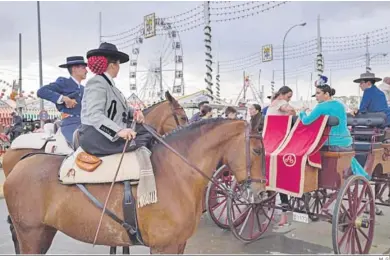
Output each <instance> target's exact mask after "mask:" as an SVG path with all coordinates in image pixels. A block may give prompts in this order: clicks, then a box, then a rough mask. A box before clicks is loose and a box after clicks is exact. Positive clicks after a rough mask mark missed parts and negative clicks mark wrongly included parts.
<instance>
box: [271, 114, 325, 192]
mask: <svg viewBox="0 0 390 260" xmlns="http://www.w3.org/2000/svg"><path fill="white" fill-rule="evenodd" d="M327 121H328V116H321V117H320V118H318V119H317V120H316V121H314V122H313V123H311V124H310V125H306V126H305V125H303V124H302V122H301V120H300V119H299V118H298V120H297V122H296V123H295V125H294V126H293V128H292V129H291V131H290V133H289V135H288V136H287V138H286V139H285V141H284V142H283V143H281V144H280V146H279V147H278V148H277V149H276V150H275V151H274V152H272V153H271V154H266V157H269V162H270V163H269V165H268V167H269V188H270V190H274V191H277V192H282V193H284V194H287V195H291V196H295V197H301V196H302V194H303V193H304V192H308V191H307V190H305V185H307V186H306V189H310V188H311V187H314V189H316V188H317V186H318V175H317V174H316V173H318V170H316V169H318V168H321V161H320V159H321V157H320V156H318V155H319V149H320V148H321V146H322V145H323V143H324V142H325V141H326V139H327V136H324V133H327V130H326V128H327V127H326V123H327ZM325 135H326V134H325ZM309 158H310V159H309ZM307 165H310V166H309V167H306V166H307ZM306 179H307V180H306Z"/></svg>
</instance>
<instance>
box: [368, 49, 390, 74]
mask: <svg viewBox="0 0 390 260" xmlns="http://www.w3.org/2000/svg"><path fill="white" fill-rule="evenodd" d="M378 56H383V57H386V56H387V53H383V52H382V53H377V54H375V55H374V56H372V57H370V58H368V59H367V61H368V62H367V64H366V71H367V72H370V71H371V66H370V62H371V60H372V59H373V58H375V57H378Z"/></svg>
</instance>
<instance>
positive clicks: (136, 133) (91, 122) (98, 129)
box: [79, 43, 152, 156]
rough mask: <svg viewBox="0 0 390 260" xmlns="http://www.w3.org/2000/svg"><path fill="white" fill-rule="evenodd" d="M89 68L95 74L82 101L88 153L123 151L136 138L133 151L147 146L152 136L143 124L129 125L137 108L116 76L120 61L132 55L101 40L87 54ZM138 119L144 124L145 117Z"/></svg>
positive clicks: (82, 131) (139, 115)
mask: <svg viewBox="0 0 390 260" xmlns="http://www.w3.org/2000/svg"><path fill="white" fill-rule="evenodd" d="M87 58H88V68H89V69H90V70H91V71H92V72H93V73H94V74H96V75H95V76H94V77H93V78H91V79H90V80H89V81H88V82H87V85H86V87H85V90H84V98H83V100H82V110H81V126H80V129H79V133H80V136H79V142H80V146H81V147H82V148H83V149H84V151H86V152H87V153H89V154H92V155H96V156H104V155H110V154H116V153H122V151H123V148H124V146H125V139H135V143H136V145H135V146H130V145H129V146H127V147H126V151H127V152H129V151H133V150H136V149H138V148H140V147H146V146H148V144H149V142H150V141H151V139H152V136H151V135H150V134H149V133H148V132H146V130H145V129H144V128H143V127H142V126H141V125H137V128H136V130H134V129H132V128H130V127H128V125H129V121H130V120H131V119H132V116H133V112H134V110H133V109H132V108H131V107H129V106H128V104H127V102H126V98H125V97H124V96H123V94H122V92H121V91H120V90H119V89H118V88H117V87H116V86H115V82H114V78H116V76H117V75H118V73H119V69H120V64H121V63H125V62H127V61H129V55H127V54H126V53H123V52H120V51H118V49H117V48H116V46H115V45H113V44H111V43H102V44H101V45H100V47H99V48H98V49H95V50H91V51H89V52H88V53H87ZM135 120H136V121H137V123H142V122H143V120H144V117H143V115H142V113H141V112H139V113H137V115H136V118H135Z"/></svg>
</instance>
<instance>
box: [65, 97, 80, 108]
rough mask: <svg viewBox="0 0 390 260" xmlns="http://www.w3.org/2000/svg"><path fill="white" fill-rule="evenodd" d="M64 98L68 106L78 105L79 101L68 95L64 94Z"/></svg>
mask: <svg viewBox="0 0 390 260" xmlns="http://www.w3.org/2000/svg"><path fill="white" fill-rule="evenodd" d="M62 100H63V101H64V102H65V106H66V107H67V108H74V107H75V106H76V105H77V101H76V100H74V99H71V98H68V97H66V96H63V98H62Z"/></svg>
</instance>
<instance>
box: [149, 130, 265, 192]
mask: <svg viewBox="0 0 390 260" xmlns="http://www.w3.org/2000/svg"><path fill="white" fill-rule="evenodd" d="M245 124H246V128H245V150H246V171H247V181H253V182H260V183H266V179H265V178H264V179H252V178H251V165H252V164H251V160H250V138H256V139H260V140H261V141H262V137H261V135H250V134H249V132H250V125H249V124H248V123H245ZM143 126H144V127H145V129H146V130H147V131H148V132H149V133H151V134H152V135H153V136H154V138H156V139H157V140H158V141H159V142H160V143H162V144H163V145H164V146H165V147H166V148H168V149H169V150H170V151H171V152H173V153H174V154H176V155H177V156H178V157H179V158H180V159H182V160H183V161H184V162H185V163H186V164H187V165H188V166H190V167H191V168H193V169H194V170H195V171H197V172H198V173H199V174H200V175H202V176H203V177H204V178H206V179H208V180H209V181H211V182H212V183H213V184H215V185H216V186H217V187H220V188H221V189H222V190H225V191H227V189H226V188H225V187H223V186H220V185H219V183H218V182H216V181H215V180H214V179H213V178H210V177H208V176H207V175H206V174H205V173H204V172H203V171H202V170H200V169H199V168H198V167H196V166H195V165H194V164H192V163H191V162H190V161H188V160H187V158H185V157H184V156H182V155H181V154H179V153H178V152H177V151H176V150H175V149H173V148H172V147H171V146H170V145H169V144H167V143H166V142H165V141H164V140H163V139H162V138H161V136H160V135H159V134H158V133H156V131H154V129H152V128H151V127H150V126H148V125H146V124H144V125H143ZM262 150H263V152H262V157H263V158H262V161H263V162H265V159H264V156H265V153H264V145H263V147H262ZM262 168H265V167H264V166H263V167H262ZM264 175H265V172H264V171H263V176H264Z"/></svg>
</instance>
